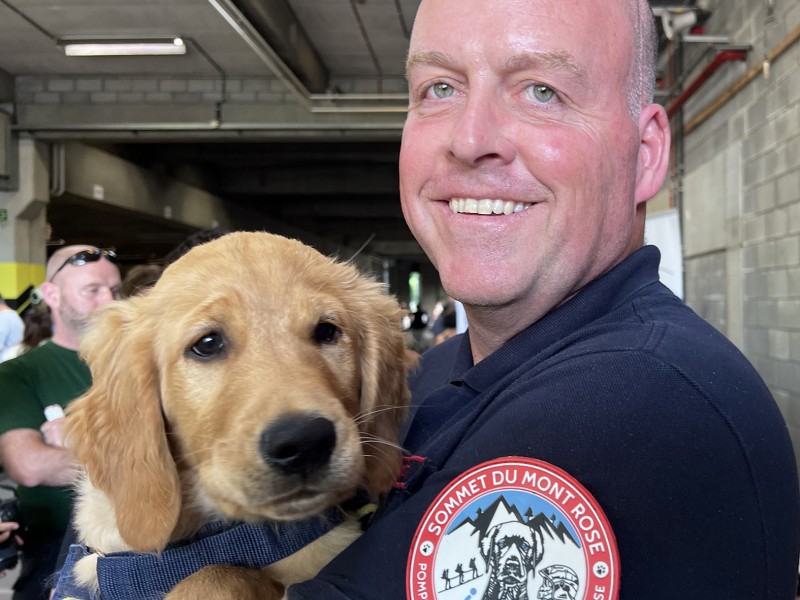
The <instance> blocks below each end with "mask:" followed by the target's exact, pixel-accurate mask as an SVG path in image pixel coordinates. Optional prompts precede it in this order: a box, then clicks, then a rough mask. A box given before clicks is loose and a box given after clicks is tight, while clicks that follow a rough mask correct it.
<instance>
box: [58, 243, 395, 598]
mask: <svg viewBox="0 0 800 600" xmlns="http://www.w3.org/2000/svg"><path fill="white" fill-rule="evenodd" d="M400 319H401V311H400V308H399V306H398V304H397V302H396V301H395V300H394V299H393V298H392V297H391V296H389V295H387V294H386V293H384V291H383V288H382V285H380V284H379V283H377V282H374V281H372V280H370V279H368V278H366V277H364V276H362V275H361V274H359V273H358V271H357V270H356V268H355V267H353V266H352V265H349V264H344V263H340V262H336V261H334V260H332V259H330V258H327V257H325V256H323V255H322V254H320V253H318V252H317V251H315V250H313V249H311V248H310V247H308V246H305V245H303V244H301V243H300V242H298V241H295V240H290V239H286V238H283V237H280V236H276V235H271V234H267V233H252V232H250V233H244V232H240V233H232V234H229V235H226V236H224V237H222V238H220V239H217V240H215V241H212V242H209V243H206V244H203V245H202V246H199V247H197V248H195V249H193V250H192V251H190V252H189V253H188V254H186V255H185V256H184V257H183V258H181V259H180V260H179V261H177V262H175V263H174V264H172V265H171V266H170V267H169V268H167V269H166V271H165V272H164V274H163V276H162V277H161V279H160V280H159V281H158V283H157V284H156V285H155V287H154V288H153V289H152V290H151V291H150V292H149V293H148V294H146V295H145V296H142V297H136V298H132V299H130V300H126V301H122V302H115V303H112V304H110V305H109V306H108V307H105V309H104V310H102V311H101V312H100V313H99V314H98V318H97V320H96V322H95V324H94V326H93V328H92V329H91V331H90V332H88V334H87V336H86V339H85V342H84V344H83V346H82V348H81V351H82V353H83V355H84V356H85V358H86V360H87V362H88V363H89V365H90V367H91V370H92V375H93V378H94V384H93V386H92V388H91V389H90V391H89V392H88V393H87V394H86V395H84V396H83V397H82V398H80V399H78V400H76V401H75V402H74V403H72V405H71V406H70V407H69V409H68V412H67V439H68V441H69V444H70V447H71V448H72V450H73V452H74V455H75V457H76V459H77V460H78V462H79V463H80V464H81V465H82V466H83V468H84V470H85V476H84V477H83V479H82V481H81V483H80V484H79V487H78V500H77V503H76V517H75V526H76V529H77V531H78V534H79V537H80V539H81V541H82V542H83V544H85V545H86V546H87V547H88V548H90V549H91V552H92V554H91V555H90V556H88V557H85V558H82V559H81V560H80V561H79V562H78V563H77V566H76V568H75V572H74V576H75V577H76V579H77V580H78V581H79V582H80V583H81V584H82V585H85V586H88V587H89V588H91V589H95V590H96V589H97V586H98V576H97V570H96V569H97V561H98V556H100V555H104V554H107V553H110V552H119V551H126V550H133V551H137V552H141V553H157V554H158V553H160V552H161V551H162V550H163V549H164V548H165V546H167V544H168V543H169V542H174V541H176V540H182V539H185V538H186V537H187V536H191V535H193V534H195V533H196V532H197V531H198V530H199V529H200V528H201V527H202V526H203V525H205V524H207V523H209V522H210V521H214V520H218V519H226V520H233V521H247V522H270V521H294V520H301V519H307V518H310V517H313V516H314V515H318V514H320V513H322V512H323V511H325V510H326V509H328V508H329V507H332V506H336V505H338V504H339V503H341V502H343V501H346V500H348V499H349V498H351V497H352V496H353V495H354V494H355V492H356V490H357V489H359V488H361V489H366V490H368V491H369V493H370V494H371V495H372V496H373V497H379V496H380V495H382V494H384V493H385V492H387V491H388V490H389V489H390V488H391V486H392V484H393V483H394V481H396V477H397V475H398V472H399V468H400V466H401V451H400V449H399V447H398V446H397V437H396V432H397V429H398V427H399V424H400V422H401V421H402V419H403V417H404V416H405V407H406V404H407V401H408V391H407V388H406V374H407V368H408V367H409V366H410V360H409V356H410V354H409V353H408V352H407V351H406V348H405V345H404V342H403V335H402V332H401V330H400ZM358 529H359V528H358V526H357V523H356V522H355V521H351V520H347V521H346V522H345V524H344V525H340V526H338V527H336V528H334V529H333V530H332V531H331V532H329V533H327V534H325V535H324V536H323V537H321V538H320V539H319V540H318V541H316V542H313V543H311V544H310V545H308V546H306V547H305V548H303V549H302V550H301V551H299V552H298V553H296V554H294V555H292V556H290V557H288V558H286V559H283V560H281V561H280V562H278V563H275V564H273V565H271V566H268V567H265V568H263V569H261V570H253V569H245V568H237V567H230V566H217V567H213V566H212V567H206V568H204V569H201V570H200V571H199V572H197V573H195V574H194V575H192V576H190V577H188V578H187V579H184V580H183V581H182V582H181V583H180V584H179V585H178V586H177V587H176V588H174V589H173V591H172V592H170V594H169V595H168V596H167V598H169V599H170V600H175V599H179V598H180V599H190V598H191V599H192V600H197V599H198V598H205V599H209V598H235V599H236V600H247V599H248V598H253V599H255V598H259V599H268V598H280V597H281V596H282V595H283V589H284V586H286V585H288V584H290V583H293V582H296V581H301V580H303V579H306V578H308V577H311V576H313V575H314V573H316V571H317V570H318V569H320V568H321V567H322V566H323V565H324V564H325V563H326V562H328V560H330V558H332V555H333V554H335V553H336V552H338V551H339V550H341V549H342V548H343V547H345V546H346V545H347V544H348V543H350V542H351V541H352V539H354V537H355V536H356V535H358ZM62 577H63V574H62Z"/></svg>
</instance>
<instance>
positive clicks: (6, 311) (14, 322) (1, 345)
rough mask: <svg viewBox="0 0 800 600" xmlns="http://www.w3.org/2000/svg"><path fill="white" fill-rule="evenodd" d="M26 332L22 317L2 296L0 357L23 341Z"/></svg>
mask: <svg viewBox="0 0 800 600" xmlns="http://www.w3.org/2000/svg"><path fill="white" fill-rule="evenodd" d="M24 332H25V324H24V323H23V322H22V317H20V316H19V315H18V314H17V311H15V310H14V309H13V308H11V307H10V306H9V305H8V304H6V301H5V299H4V298H3V296H2V295H0V357H3V355H4V354H5V353H6V351H7V350H9V349H10V348H13V347H14V346H16V345H17V344H19V343H20V342H21V341H22V336H23V334H24Z"/></svg>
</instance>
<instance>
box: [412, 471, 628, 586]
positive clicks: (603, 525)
mask: <svg viewBox="0 0 800 600" xmlns="http://www.w3.org/2000/svg"><path fill="white" fill-rule="evenodd" d="M498 467H505V468H510V467H514V468H518V469H520V470H521V471H529V472H532V471H536V473H537V480H538V474H540V473H541V474H544V475H546V476H548V477H556V478H558V479H559V480H560V481H561V482H563V483H565V484H566V485H567V486H568V487H569V488H570V490H571V492H570V494H569V495H570V496H571V498H569V500H570V501H575V502H573V504H572V510H570V509H569V507H567V506H565V507H564V509H563V511H561V512H562V514H563V515H564V516H565V517H566V518H567V520H568V521H569V522H570V525H572V527H573V529H574V530H575V531H576V532H577V533H578V536H579V537H580V538H581V548H582V550H583V555H584V559H585V560H586V561H587V564H586V573H587V581H586V585H585V586H584V587H583V589H584V594H583V596H582V598H581V599H579V600H616V598H617V597H618V594H619V579H620V577H619V573H620V561H619V551H618V549H617V542H616V539H615V538H614V532H613V530H612V529H611V525H610V523H609V521H608V517H606V515H605V513H604V512H603V509H602V508H601V507H600V504H599V503H598V502H597V500H595V498H594V496H592V495H591V494H590V493H589V491H588V490H587V489H586V488H585V487H583V485H582V484H581V483H580V482H579V481H578V480H577V479H575V478H574V477H572V476H571V475H570V474H569V473H567V472H566V471H564V470H563V469H560V468H558V467H556V466H554V465H551V464H550V463H547V462H544V461H541V460H537V459H533V458H527V457H522V456H509V457H504V458H497V459H494V460H491V461H487V462H485V463H481V464H479V465H476V466H475V467H472V468H471V469H469V470H468V471H465V472H464V473H462V474H461V475H460V476H458V477H457V478H456V479H454V480H453V481H451V482H450V484H449V485H448V486H447V487H446V488H444V489H443V490H442V491H441V492H440V493H439V495H438V496H437V497H436V499H435V500H434V501H433V502H432V503H431V505H430V506H429V507H428V510H427V511H426V512H425V515H424V517H423V518H422V520H421V521H420V523H419V526H418V527H417V531H416V532H415V534H414V538H413V542H412V544H411V548H410V549H409V553H408V562H407V563H406V598H407V600H436V598H437V597H438V594H436V592H435V582H436V576H435V573H434V569H433V566H434V561H435V559H436V551H435V549H436V548H437V547H438V546H439V543H440V542H441V540H442V537H443V536H444V535H445V533H444V532H445V531H446V530H447V527H448V526H449V525H450V524H451V523H452V521H453V519H454V518H455V517H456V515H458V514H459V510H454V511H453V512H452V514H451V515H450V517H449V518H448V520H447V521H446V522H445V523H443V524H441V523H439V522H438V521H437V523H438V525H435V526H434V528H438V529H440V531H441V532H440V533H434V532H433V531H430V528H431V525H432V520H433V519H434V515H436V514H437V512H439V511H441V510H442V509H441V507H442V506H443V505H444V503H445V502H446V501H447V500H449V499H450V496H451V495H452V494H453V493H454V492H455V491H457V490H461V489H463V486H464V485H467V484H468V483H473V484H474V483H475V480H476V479H480V477H477V476H478V475H480V474H481V472H482V471H486V472H487V473H491V472H495V471H496V470H497V468H498ZM522 480H523V478H520V477H518V478H517V481H522ZM484 483H485V482H484ZM499 490H514V491H522V492H530V493H533V494H535V495H537V496H539V497H540V498H543V499H545V500H546V501H548V502H551V503H552V504H557V503H558V502H556V501H554V500H553V499H552V498H551V497H550V496H548V495H547V494H546V493H545V492H544V490H541V489H538V488H534V489H531V488H530V487H523V486H522V484H521V483H516V484H509V485H505V486H503V485H502V483H501V484H497V485H492V486H489V487H485V488H484V489H483V490H482V491H481V492H480V493H476V495H475V496H474V498H471V499H470V501H472V500H474V499H477V498H479V497H481V496H483V495H485V494H489V493H492V492H495V491H499ZM464 504H465V505H466V504H467V502H465V503H464ZM579 505H580V506H583V507H584V512H581V513H580V514H579V515H576V514H575V513H576V512H580V511H578V508H577V507H578V506H579ZM459 508H460V507H459ZM586 517H593V519H592V520H593V521H596V525H595V526H593V527H588V528H584V527H583V526H582V521H581V518H586ZM426 528H427V529H428V532H427V533H426ZM598 531H599V532H600V535H601V539H602V542H603V543H604V544H605V548H606V549H605V550H603V551H598V557H599V558H597V559H596V560H594V564H595V565H597V564H598V563H602V562H604V563H605V564H607V566H608V573H607V574H606V575H604V576H602V577H601V576H599V575H596V574H595V573H594V571H593V569H592V565H591V564H589V551H590V549H591V546H592V541H594V543H595V544H596V543H597V540H596V538H594V536H595V535H596V533H595V532H598ZM590 536H591V537H592V541H587V540H588V539H589V538H590ZM426 543H427V547H429V548H430V547H431V546H430V544H432V547H433V551H431V552H429V553H428V554H427V555H426V554H425V553H424V552H423V551H422V550H421V548H422V546H423V544H426ZM595 548H597V546H596V545H595ZM603 558H605V560H603ZM415 565H417V566H416V567H415ZM420 570H422V572H423V576H422V577H420V576H419V575H418V573H419V572H420ZM420 581H424V582H426V583H427V584H428V585H427V590H429V593H426V594H422V593H421V592H420V593H418V592H416V591H415V584H418V582H420ZM598 589H602V592H600V593H595V592H596V591H597V590H598Z"/></svg>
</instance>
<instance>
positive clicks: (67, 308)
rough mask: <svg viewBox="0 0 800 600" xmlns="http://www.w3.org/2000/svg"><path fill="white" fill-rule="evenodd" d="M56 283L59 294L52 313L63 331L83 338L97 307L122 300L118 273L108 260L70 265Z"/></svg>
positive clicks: (58, 275) (58, 276)
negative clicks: (57, 316) (65, 328)
mask: <svg viewBox="0 0 800 600" xmlns="http://www.w3.org/2000/svg"><path fill="white" fill-rule="evenodd" d="M53 283H54V284H55V285H57V286H58V289H59V291H58V294H57V296H56V300H55V304H56V305H55V306H53V305H51V309H53V310H54V311H56V312H57V313H58V314H59V316H60V321H61V323H62V326H63V327H67V328H69V329H70V330H72V331H74V332H76V333H79V334H80V333H82V332H83V331H84V330H85V329H86V326H87V325H88V322H89V315H91V313H92V312H93V311H94V310H95V309H96V308H97V307H99V306H102V305H103V304H106V303H107V302H110V301H111V300H113V299H114V298H115V297H118V296H119V288H120V276H119V269H117V267H116V265H114V264H113V263H111V262H109V261H108V260H107V259H105V258H101V259H100V260H98V261H96V262H89V263H86V264H84V265H80V266H76V265H67V266H66V267H64V269H62V270H61V271H60V272H59V273H58V274H57V275H56V276H55V277H54V279H53Z"/></svg>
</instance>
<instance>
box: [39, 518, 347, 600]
mask: <svg viewBox="0 0 800 600" xmlns="http://www.w3.org/2000/svg"><path fill="white" fill-rule="evenodd" d="M343 520H344V513H343V512H342V510H341V509H339V508H332V509H329V510H328V511H327V512H326V513H325V514H324V515H322V516H320V517H316V518H313V519H309V520H306V521H298V522H292V523H270V524H251V523H233V524H232V523H230V522H226V521H214V522H213V523H209V524H207V525H205V526H204V527H203V528H202V529H200V531H198V532H197V534H195V535H194V536H192V537H191V538H188V539H186V540H181V541H179V542H173V543H170V544H168V545H167V547H166V548H165V549H164V550H163V551H162V552H161V553H159V554H154V553H140V552H113V553H110V554H103V555H99V557H98V559H97V576H98V581H99V584H100V589H99V592H98V593H93V592H92V591H91V590H87V589H86V588H84V587H82V586H80V585H78V583H77V582H76V581H75V578H74V575H73V571H74V567H75V563H76V562H77V561H78V560H80V559H81V558H84V557H85V556H89V555H90V554H92V551H91V550H90V549H89V548H87V547H86V546H83V545H81V544H73V545H72V546H70V549H69V553H68V555H67V558H66V560H65V562H64V566H63V568H62V569H61V575H60V577H59V579H58V584H57V586H56V591H55V594H54V596H53V598H54V600H131V599H132V598H136V599H137V600H145V599H150V598H163V597H164V595H165V594H166V593H167V592H169V591H170V590H171V589H172V588H173V587H175V586H176V585H177V584H178V582H179V581H181V580H183V579H185V578H187V577H188V576H189V575H191V574H192V573H195V572H196V571H199V570H200V569H201V568H203V567H205V566H208V565H215V564H228V565H235V566H241V567H249V568H253V569H260V568H262V567H265V566H267V565H270V564H272V563H274V562H277V561H279V560H281V559H283V558H286V557H287V556H289V555H291V554H294V553H295V552H297V551H298V550H300V549H301V548H303V547H304V546H306V545H307V544H309V543H311V542H313V541H314V540H316V539H317V538H319V537H321V536H323V535H325V534H326V533H328V532H329V531H330V530H331V529H333V528H334V527H336V526H337V525H339V524H340V523H342V521H343Z"/></svg>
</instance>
